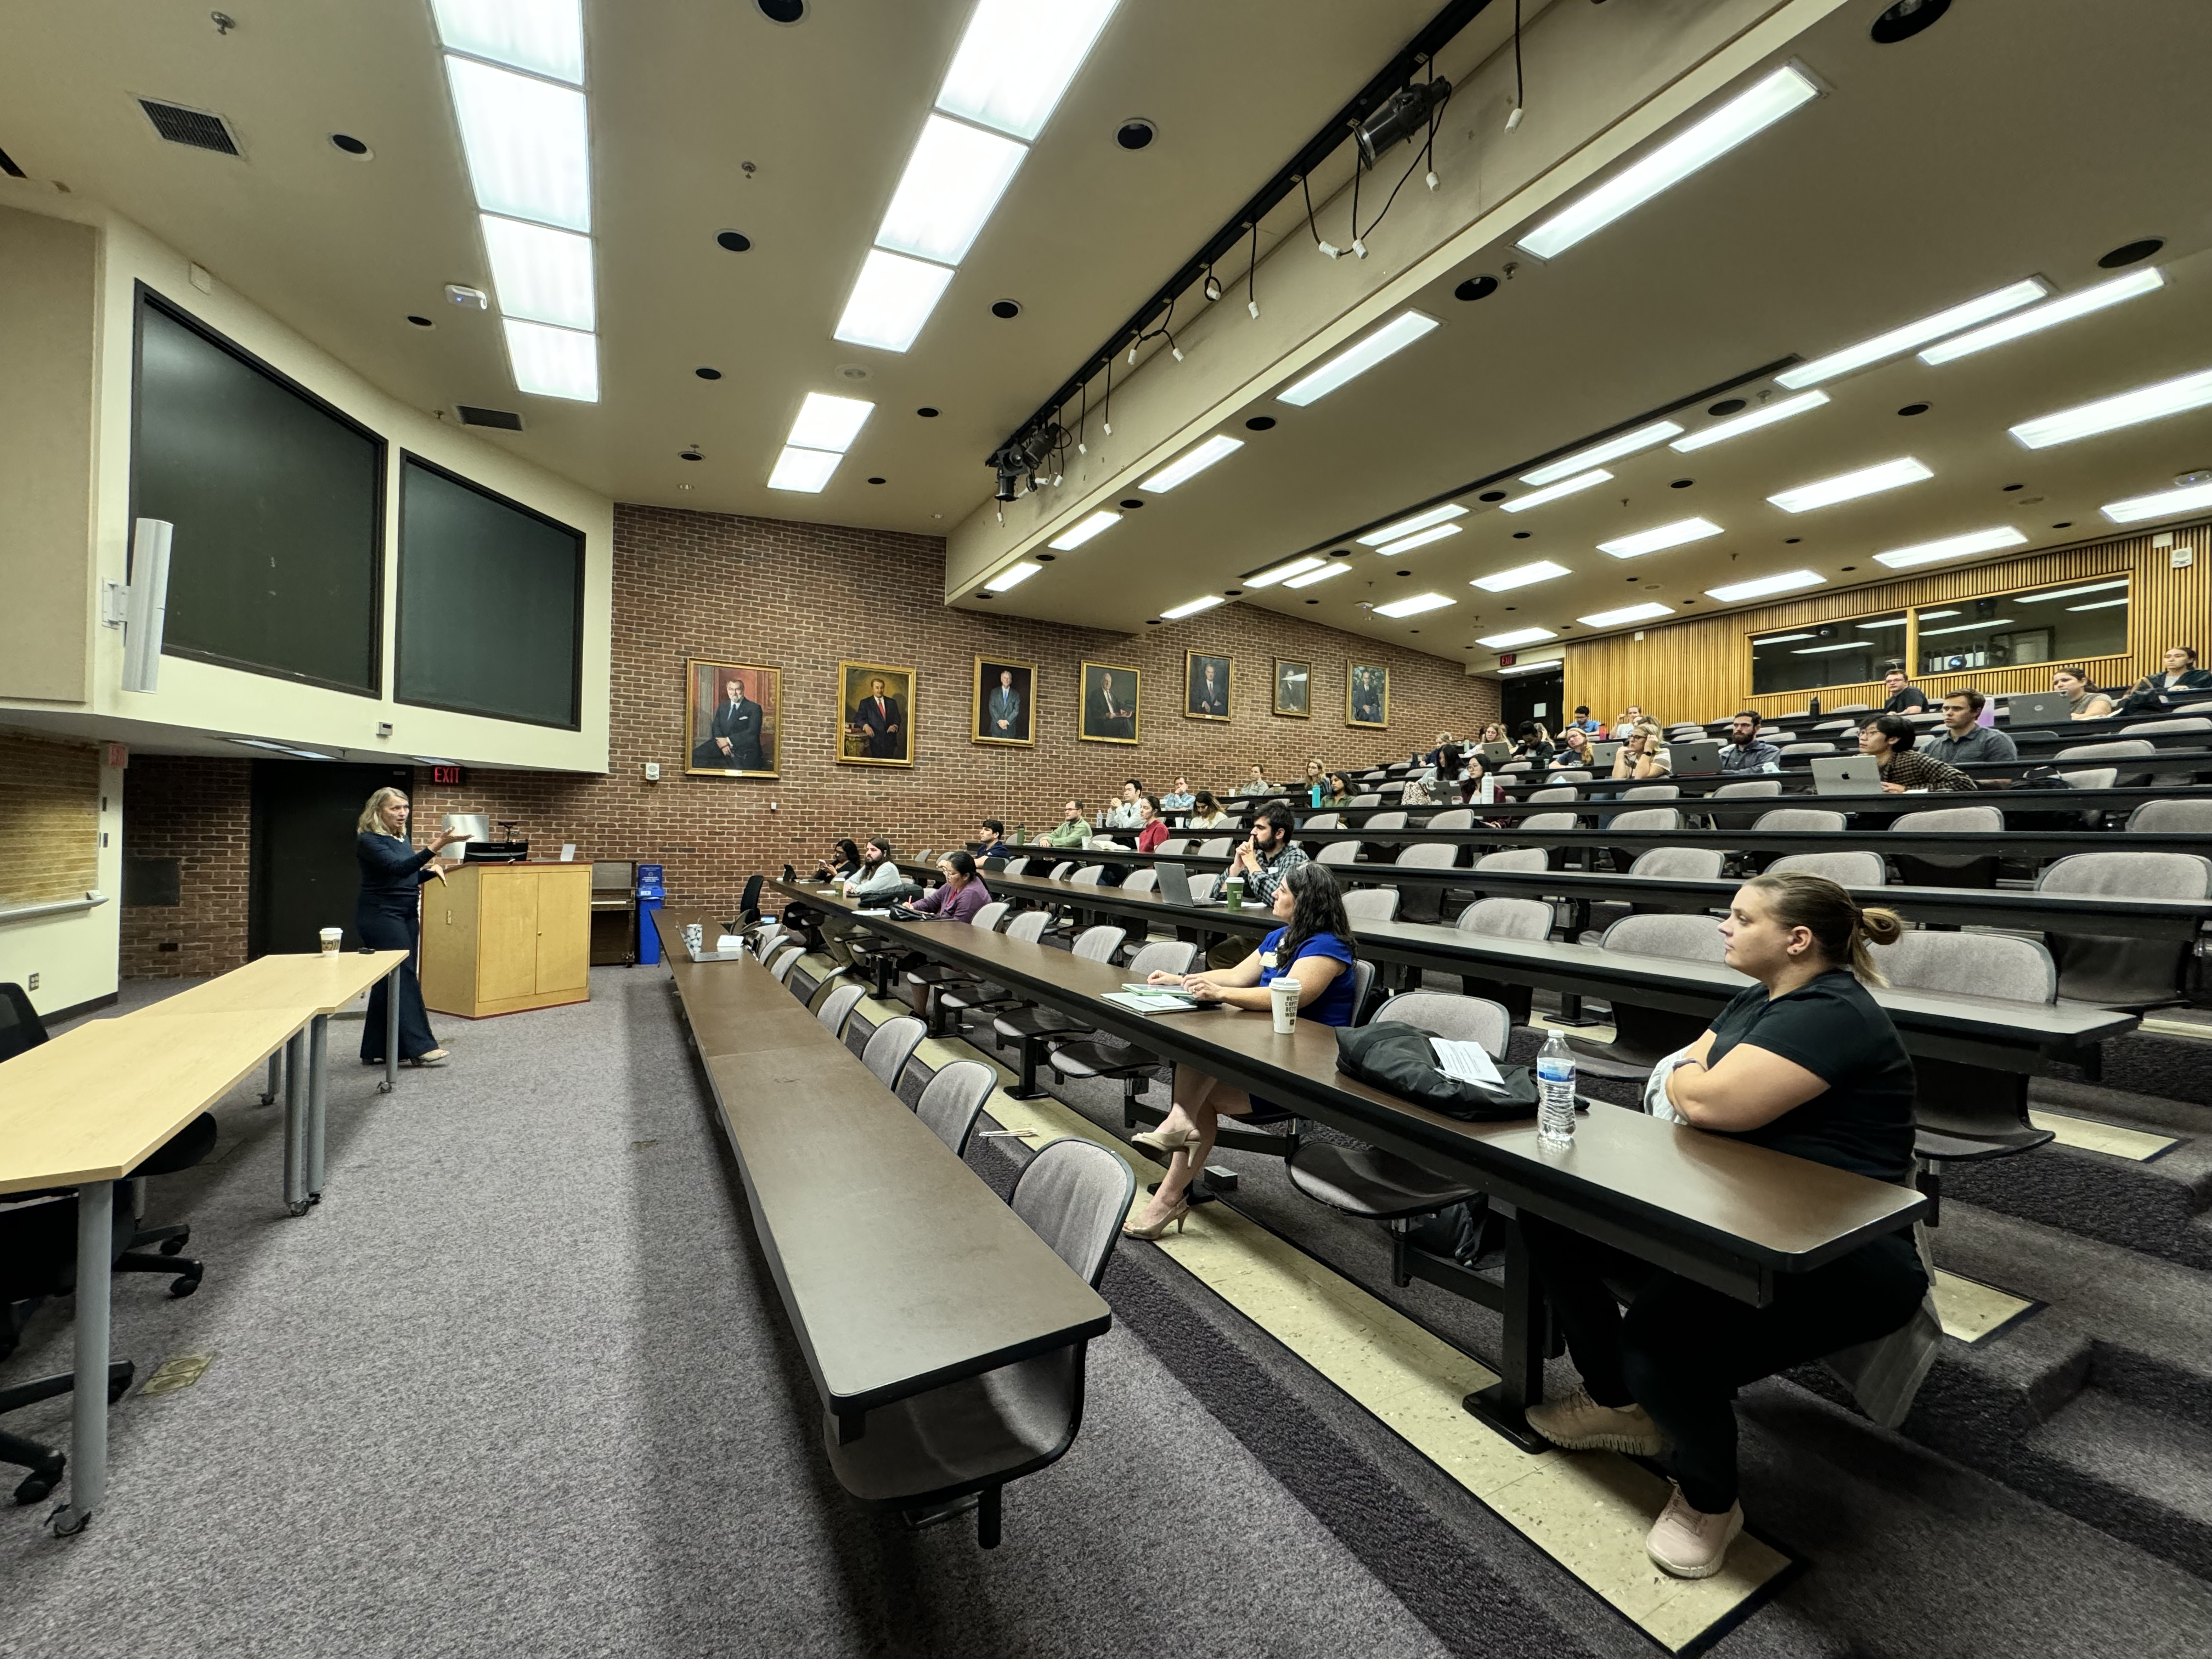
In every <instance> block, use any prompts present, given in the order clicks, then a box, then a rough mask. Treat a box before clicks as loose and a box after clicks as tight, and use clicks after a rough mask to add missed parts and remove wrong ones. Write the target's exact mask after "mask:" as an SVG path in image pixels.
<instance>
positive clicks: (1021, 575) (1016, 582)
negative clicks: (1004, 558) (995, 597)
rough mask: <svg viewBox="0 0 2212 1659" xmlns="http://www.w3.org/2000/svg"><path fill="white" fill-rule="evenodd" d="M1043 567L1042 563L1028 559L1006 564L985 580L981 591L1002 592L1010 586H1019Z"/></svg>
mask: <svg viewBox="0 0 2212 1659" xmlns="http://www.w3.org/2000/svg"><path fill="white" fill-rule="evenodd" d="M1043 568H1044V567H1043V566H1042V565H1041V564H1036V563H1034V562H1031V561H1030V560H1028V559H1023V560H1020V561H1019V562H1016V563H1013V564H1010V565H1008V566H1007V567H1006V568H1005V569H1004V570H1001V571H1000V573H999V574H997V575H995V576H994V577H992V578H991V580H988V581H987V582H985V583H984V584H983V591H984V592H986V593H1003V592H1006V590H1007V589H1008V588H1010V587H1019V586H1021V585H1022V584H1023V583H1024V582H1025V581H1027V580H1029V579H1030V577H1032V576H1034V575H1036V573H1037V572H1038V571H1040V570H1042V569H1043Z"/></svg>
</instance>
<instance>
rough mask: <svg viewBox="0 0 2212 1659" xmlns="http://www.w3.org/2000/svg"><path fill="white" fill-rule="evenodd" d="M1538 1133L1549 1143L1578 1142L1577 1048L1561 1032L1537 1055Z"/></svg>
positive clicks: (1570, 1144) (1560, 1144)
mask: <svg viewBox="0 0 2212 1659" xmlns="http://www.w3.org/2000/svg"><path fill="white" fill-rule="evenodd" d="M1536 1133H1537V1135H1538V1137H1539V1138H1540V1139H1542V1140H1543V1141H1544V1142H1545V1143H1546V1144H1547V1145H1549V1146H1572V1145H1574V1140H1575V1051H1574V1050H1573V1049H1571V1048H1568V1047H1567V1039H1566V1037H1565V1035H1564V1034H1563V1033H1561V1032H1559V1031H1554V1032H1553V1033H1552V1035H1551V1036H1550V1037H1548V1038H1547V1040H1546V1041H1545V1043H1544V1047H1543V1050H1542V1052H1541V1053H1540V1054H1537V1056H1536Z"/></svg>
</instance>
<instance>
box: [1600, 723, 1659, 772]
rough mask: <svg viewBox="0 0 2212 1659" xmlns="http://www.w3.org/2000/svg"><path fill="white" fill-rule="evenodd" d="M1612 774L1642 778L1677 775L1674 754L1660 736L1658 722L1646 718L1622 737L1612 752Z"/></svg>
mask: <svg viewBox="0 0 2212 1659" xmlns="http://www.w3.org/2000/svg"><path fill="white" fill-rule="evenodd" d="M1613 776H1614V777H1616V778H1634V779H1637V780H1638V781H1642V780H1644V779H1647V778H1670V777H1672V776H1674V757H1672V756H1671V755H1669V754H1668V750H1667V745H1666V744H1665V742H1664V741H1663V740H1662V738H1661V737H1660V735H1659V726H1658V724H1657V722H1656V721H1653V720H1645V721H1644V723H1643V724H1642V725H1640V726H1637V727H1636V728H1635V730H1633V731H1632V732H1630V733H1629V734H1628V736H1627V737H1626V738H1624V739H1622V741H1621V745H1620V748H1618V749H1616V750H1613Z"/></svg>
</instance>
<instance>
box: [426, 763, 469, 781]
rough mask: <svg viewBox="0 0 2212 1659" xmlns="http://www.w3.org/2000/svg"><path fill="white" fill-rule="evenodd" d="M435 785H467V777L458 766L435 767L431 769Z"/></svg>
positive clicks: (431, 777) (431, 778) (431, 779)
mask: <svg viewBox="0 0 2212 1659" xmlns="http://www.w3.org/2000/svg"><path fill="white" fill-rule="evenodd" d="M430 781H431V782H433V783H466V782H467V781H468V777H467V775H465V773H464V772H463V771H462V770H461V769H460V768H459V767H458V766H434V767H432V768H431V769H430Z"/></svg>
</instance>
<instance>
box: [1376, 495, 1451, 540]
mask: <svg viewBox="0 0 2212 1659" xmlns="http://www.w3.org/2000/svg"><path fill="white" fill-rule="evenodd" d="M1466 514H1467V509H1466V508H1465V507H1462V506H1461V505H1460V504H1459V503H1458V502H1456V501H1450V502H1447V503H1446V504H1445V505H1443V507H1431V508H1430V509H1429V510H1428V511H1427V512H1425V513H1415V514H1413V517H1412V518H1410V519H1400V520H1397V521H1396V522H1395V524H1386V525H1384V526H1383V527H1382V528H1381V529H1380V530H1370V531H1369V532H1367V533H1366V534H1365V535H1364V536H1362V537H1361V538H1359V544H1360V545H1361V546H1362V547H1380V546H1382V545H1383V544H1384V543H1385V542H1395V541H1396V540H1398V539H1399V538H1401V537H1402V536H1410V535H1412V534H1413V532H1415V531H1416V530H1426V529H1427V528H1428V527H1429V526H1431V525H1432V524H1442V523H1443V521H1444V520H1447V519H1458V518H1463V517H1465V516H1466Z"/></svg>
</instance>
